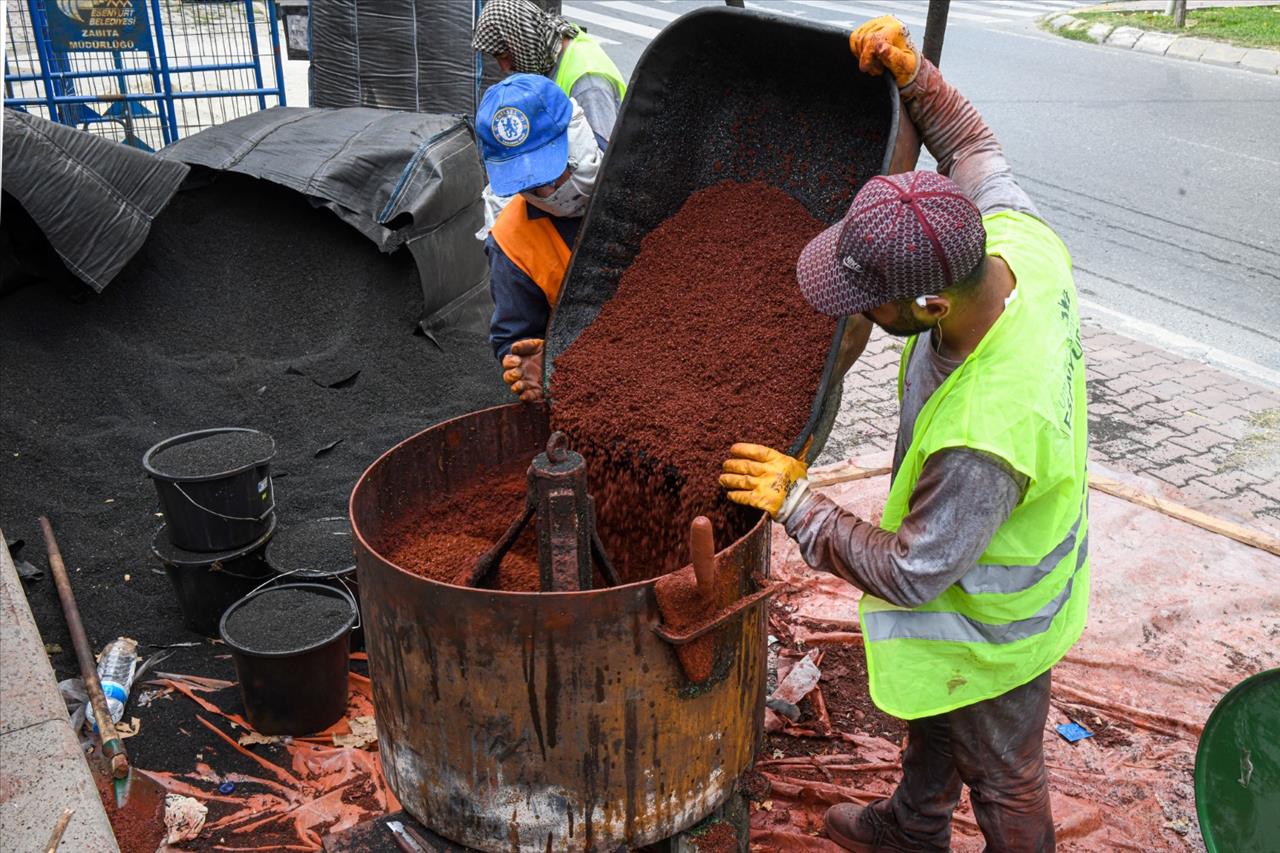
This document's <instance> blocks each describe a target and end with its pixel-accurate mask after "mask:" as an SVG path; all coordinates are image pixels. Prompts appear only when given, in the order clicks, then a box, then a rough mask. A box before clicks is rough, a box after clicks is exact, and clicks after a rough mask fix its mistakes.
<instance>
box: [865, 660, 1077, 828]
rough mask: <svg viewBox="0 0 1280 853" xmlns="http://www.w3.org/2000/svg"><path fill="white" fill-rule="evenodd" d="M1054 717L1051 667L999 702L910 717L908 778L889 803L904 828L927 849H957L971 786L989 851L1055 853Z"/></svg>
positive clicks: (905, 767) (904, 767)
mask: <svg viewBox="0 0 1280 853" xmlns="http://www.w3.org/2000/svg"><path fill="white" fill-rule="evenodd" d="M1048 715H1049V673H1048V672H1046V673H1044V674H1043V675H1041V676H1039V677H1037V678H1035V679H1034V680H1032V681H1029V682H1027V683H1026V684H1024V685H1022V686H1021V687H1017V688H1014V689H1013V690H1010V691H1009V692H1008V693H1004V694H1001V695H1000V696H996V697H995V698H993V699H987V700H986V701H984V702H978V703H976V704H974V705H969V706H968V707H965V708H960V709H958V710H955V711H951V712H949V713H946V714H939V715H938V716H936V717H924V718H921V719H918V720H911V721H909V722H908V724H907V730H908V740H907V749H906V752H905V753H904V754H903V756H902V781H901V782H899V783H898V790H896V791H894V793H893V797H892V798H891V799H890V800H889V802H888V804H887V805H888V808H889V810H891V812H892V816H893V820H894V822H895V823H896V824H897V825H898V829H899V830H900V831H902V832H903V834H905V835H907V836H908V837H910V838H911V839H912V840H914V841H915V842H916V843H917V844H920V845H921V846H923V847H925V848H926V849H928V848H933V847H936V848H937V849H938V850H949V849H950V845H951V812H952V810H953V809H954V808H955V806H956V803H957V802H958V801H959V800H960V788H961V783H963V784H965V785H968V786H969V797H970V799H971V800H972V802H973V812H974V817H976V818H977V820H978V826H979V827H981V829H982V834H983V836H984V837H985V838H986V839H987V850H988V851H992V853H1045V851H1052V850H1053V849H1054V842H1053V815H1052V813H1051V812H1050V808H1049V777H1048V773H1047V772H1046V771H1045V767H1044V724H1045V720H1046V719H1047V718H1048ZM881 808H884V806H883V805H882V806H881Z"/></svg>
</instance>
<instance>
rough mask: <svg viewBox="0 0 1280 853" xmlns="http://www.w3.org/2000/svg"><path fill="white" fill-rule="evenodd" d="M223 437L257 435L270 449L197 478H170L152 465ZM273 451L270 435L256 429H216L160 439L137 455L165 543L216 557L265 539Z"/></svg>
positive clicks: (270, 514)
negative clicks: (156, 502)
mask: <svg viewBox="0 0 1280 853" xmlns="http://www.w3.org/2000/svg"><path fill="white" fill-rule="evenodd" d="M228 432H242V433H253V434H255V435H260V436H263V437H265V438H266V439H267V441H268V442H270V445H271V449H270V451H269V452H264V453H262V454H260V458H255V459H253V460H251V461H248V462H244V463H242V464H238V465H228V466H227V467H226V468H225V469H224V470H219V471H210V472H208V473H203V472H202V473H200V474H199V475H184V476H175V475H173V474H169V473H166V472H164V471H163V470H161V469H158V468H157V467H156V465H155V457H156V456H157V455H158V454H160V453H161V452H162V451H164V450H168V449H169V448H171V447H174V446H176V445H179V444H185V443H188V442H192V441H197V440H199V439H203V438H208V437H209V436H213V435H219V434H222V433H228ZM275 447H276V445H275V441H274V440H273V439H272V438H271V436H269V435H267V434H266V433H262V432H259V431H258V430H253V429H244V428H241V427H219V428H217V429H202V430H197V431H196V432H188V433H183V434H182V435H175V436H173V437H172V438H166V439H165V440H164V441H162V442H160V443H159V444H157V445H155V446H154V447H152V448H151V449H150V450H148V451H147V452H146V453H145V454H143V456H142V467H143V469H145V470H146V472H147V476H149V477H150V478H151V479H152V481H153V482H154V483H155V485H156V495H157V496H158V497H159V498H160V509H161V511H162V512H163V513H164V518H165V522H166V525H165V528H166V529H167V530H168V531H169V534H168V535H169V541H171V542H172V543H173V544H174V545H176V546H178V547H179V548H182V549H184V550H187V551H213V552H221V551H229V550H232V549H235V548H240V547H243V546H245V545H248V544H249V543H251V542H255V541H257V540H258V539H261V538H262V537H263V536H264V535H266V533H267V530H268V529H270V527H271V525H272V524H273V523H274V521H275V495H274V493H273V491H272V488H271V459H272V458H273V457H274V456H275V455H276V451H275ZM214 467H217V466H214Z"/></svg>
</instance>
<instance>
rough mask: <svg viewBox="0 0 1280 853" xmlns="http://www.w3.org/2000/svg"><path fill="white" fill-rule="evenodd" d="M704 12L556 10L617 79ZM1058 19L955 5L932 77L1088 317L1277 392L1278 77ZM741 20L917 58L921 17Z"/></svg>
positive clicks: (829, 7)
mask: <svg viewBox="0 0 1280 853" xmlns="http://www.w3.org/2000/svg"><path fill="white" fill-rule="evenodd" d="M707 5H720V4H719V3H716V2H712V0H667V2H661V0H659V2H654V0H644V2H630V3H629V2H617V0H564V6H565V10H566V14H567V15H568V16H569V17H570V18H571V19H575V20H580V21H581V22H582V23H584V24H585V25H586V26H587V27H588V29H589V30H590V31H591V32H592V33H594V34H596V35H598V36H601V37H603V38H605V39H608V40H610V41H612V42H613V44H608V43H606V49H607V50H608V52H609V54H610V55H611V56H612V57H613V58H614V60H615V61H616V62H617V63H618V65H619V67H620V68H621V70H622V71H623V73H624V74H628V75H629V74H630V73H631V71H632V70H633V68H634V67H635V64H636V62H637V60H638V59H639V57H640V54H641V52H642V51H643V50H644V48H645V46H646V45H647V44H648V42H649V40H650V39H651V38H652V37H653V36H654V35H656V34H657V31H658V30H659V29H661V28H662V27H663V26H665V24H666V23H667V21H668V19H669V18H671V17H673V16H676V15H679V14H682V13H683V12H685V11H688V10H690V9H693V8H695V7H698V6H707ZM1064 5H1069V4H1064V3H1060V2H1052V0H1050V2H1035V0H1027V2H1021V0H970V2H963V3H956V2H953V7H952V8H953V18H952V21H951V23H950V25H949V27H948V29H947V35H946V43H945V47H944V50H943V56H942V63H941V67H942V69H943V71H944V72H945V74H946V76H947V78H948V79H949V80H951V81H952V82H953V83H955V84H956V85H957V86H959V87H960V89H961V90H962V91H963V92H964V93H965V94H966V95H967V96H968V97H969V98H970V100H972V101H973V102H974V103H975V104H976V105H977V106H978V108H979V109H980V110H981V112H982V114H983V115H984V116H985V117H986V119H987V121H988V123H990V124H991V126H992V127H993V128H994V129H995V131H996V133H997V135H998V136H999V138H1000V140H1001V142H1002V143H1003V145H1004V147H1005V150H1006V153H1007V154H1008V156H1009V159H1010V161H1011V163H1012V164H1013V167H1014V170H1015V172H1016V173H1017V175H1018V177H1019V179H1020V180H1021V181H1022V182H1023V185H1024V187H1025V188H1026V189H1027V191H1028V192H1029V193H1030V195H1031V196H1032V198H1033V199H1034V200H1035V201H1036V203H1037V205H1038V206H1039V207H1040V210H1041V212H1042V213H1043V215H1044V217H1045V218H1046V220H1048V221H1049V223H1050V224H1051V225H1053V226H1054V227H1055V228H1056V229H1057V230H1058V232H1059V233H1060V234H1061V235H1062V237H1063V239H1064V240H1065V241H1066V243H1067V246H1068V247H1069V248H1070V250H1071V253H1072V256H1073V259H1074V261H1075V268H1076V282H1077V285H1078V287H1079V290H1080V294H1081V305H1082V309H1083V312H1084V314H1085V315H1086V316H1091V317H1094V318H1096V319H1097V320H1099V321H1100V322H1101V323H1103V324H1104V325H1107V326H1110V327H1113V328H1116V329H1117V330H1120V331H1124V332H1126V333H1128V334H1130V335H1133V336H1136V337H1141V338H1144V339H1146V340H1150V341H1153V342H1155V343H1157V344H1159V345H1161V346H1163V347H1165V348H1167V349H1174V350H1177V351H1179V352H1182V353H1184V354H1188V355H1192V356H1196V357H1199V358H1202V359H1205V360H1209V361H1214V362H1217V363H1218V364H1220V365H1223V366H1225V367H1227V368H1229V369H1233V370H1234V371H1235V372H1237V373H1240V374H1245V375H1249V376H1250V377H1251V378H1254V379H1258V380H1262V381H1264V382H1268V383H1272V384H1277V385H1280V77H1266V76H1263V75H1260V74H1256V73H1252V72H1248V71H1241V70H1232V69H1225V68H1217V67H1214V66H1210V65H1205V64H1202V63H1194V62H1186V61H1182V60H1176V59H1165V58H1164V57H1154V56H1148V55H1143V54H1139V53H1135V52H1132V51H1124V50H1118V49H1115V48H1109V47H1102V46H1095V45H1089V44H1083V43H1080V42H1075V41H1068V40H1066V39H1063V38H1061V37H1058V36H1054V35H1050V34H1047V33H1042V32H1040V31H1039V30H1037V29H1036V26H1035V23H1034V16H1035V15H1036V14H1038V13H1041V12H1044V11H1048V10H1050V9H1053V8H1061V7H1062V6H1064ZM747 6H748V7H750V8H757V9H762V10H765V11H770V12H776V13H779V14H782V15H787V16H791V17H800V18H804V19H807V20H810V21H815V22H823V23H833V24H835V25H842V26H844V27H845V28H851V27H852V26H856V25H857V23H859V22H861V21H863V20H866V19H867V18H868V17H870V16H873V15H875V14H881V13H883V12H895V11H896V12H899V13H900V14H902V15H903V16H904V18H906V20H907V22H908V24H909V25H913V26H912V29H913V32H914V33H915V34H916V39H917V42H919V41H921V40H922V37H923V31H924V27H923V26H922V25H921V22H922V21H923V17H924V10H925V7H926V3H925V0H883V2H875V1H874V0H856V2H849V3H845V2H842V0H827V2H815V0H770V1H769V2H763V0H747ZM957 13H958V14H957ZM961 16H964V17H961ZM832 85H839V82H838V81H832ZM930 165H931V164H930Z"/></svg>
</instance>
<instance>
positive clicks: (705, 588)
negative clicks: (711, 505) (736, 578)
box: [689, 515, 716, 601]
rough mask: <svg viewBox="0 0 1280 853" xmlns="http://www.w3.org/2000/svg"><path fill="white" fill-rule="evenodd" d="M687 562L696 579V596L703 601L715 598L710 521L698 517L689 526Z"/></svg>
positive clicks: (713, 557)
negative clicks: (691, 567) (688, 561)
mask: <svg viewBox="0 0 1280 853" xmlns="http://www.w3.org/2000/svg"><path fill="white" fill-rule="evenodd" d="M689 560H690V562H692V563H693V575H694V577H695V578H697V579H698V595H700V596H702V600H703V601H712V600H713V599H714V598H715V596H716V540H715V533H714V532H713V531H712V529H711V519H709V518H707V517H706V516H705V515H700V516H698V517H697V518H695V519H694V520H693V523H692V524H690V525H689Z"/></svg>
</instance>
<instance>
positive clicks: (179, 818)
mask: <svg viewBox="0 0 1280 853" xmlns="http://www.w3.org/2000/svg"><path fill="white" fill-rule="evenodd" d="M208 814H209V809H208V807H207V806H205V805H203V804H202V803H201V802H200V801H199V800H197V799H195V798H194V797H184V796H182V795H180V794H167V795H165V798H164V827H165V829H166V830H167V831H168V834H167V835H165V838H164V842H165V844H177V843H178V842H180V841H191V840H192V839H194V838H195V837H196V836H197V835H199V834H200V830H202V829H204V819H205V816H206V815H208Z"/></svg>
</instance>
